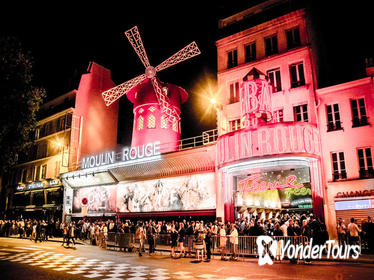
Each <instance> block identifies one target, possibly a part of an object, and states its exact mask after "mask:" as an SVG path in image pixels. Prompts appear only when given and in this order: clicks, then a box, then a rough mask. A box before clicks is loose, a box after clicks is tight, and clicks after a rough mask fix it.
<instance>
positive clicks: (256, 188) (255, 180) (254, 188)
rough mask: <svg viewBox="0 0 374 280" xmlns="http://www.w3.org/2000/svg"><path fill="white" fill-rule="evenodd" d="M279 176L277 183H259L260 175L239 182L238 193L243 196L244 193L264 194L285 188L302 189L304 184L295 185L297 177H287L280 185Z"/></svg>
mask: <svg viewBox="0 0 374 280" xmlns="http://www.w3.org/2000/svg"><path fill="white" fill-rule="evenodd" d="M280 177H281V176H280V175H278V176H277V181H276V182H275V183H273V182H267V181H260V178H261V174H254V175H251V176H249V177H248V178H245V179H243V180H241V181H239V188H240V190H239V191H240V192H241V193H242V194H244V193H245V192H251V193H257V192H265V191H268V190H279V189H287V188H302V187H304V184H296V179H297V177H296V176H295V175H289V176H287V177H286V183H285V184H281V183H280V182H279V179H280Z"/></svg>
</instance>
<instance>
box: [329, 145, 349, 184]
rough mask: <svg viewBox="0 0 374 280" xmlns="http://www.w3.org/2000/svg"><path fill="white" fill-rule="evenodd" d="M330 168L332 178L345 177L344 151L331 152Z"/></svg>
mask: <svg viewBox="0 0 374 280" xmlns="http://www.w3.org/2000/svg"><path fill="white" fill-rule="evenodd" d="M331 160H332V169H333V174H332V177H333V180H334V181H336V180H340V179H346V178H347V172H346V169H345V161H344V153H343V152H337V153H331Z"/></svg>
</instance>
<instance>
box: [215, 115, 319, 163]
mask: <svg viewBox="0 0 374 280" xmlns="http://www.w3.org/2000/svg"><path fill="white" fill-rule="evenodd" d="M289 153H299V154H304V153H305V154H309V155H316V156H319V155H320V144H319V134H318V130H317V128H316V126H314V125H312V124H309V123H300V122H296V123H294V122H284V123H275V124H268V125H264V126H261V127H259V128H256V129H241V130H237V131H234V132H231V133H227V134H224V135H221V136H220V137H219V138H218V141H217V162H218V164H224V163H228V162H233V161H237V160H241V159H245V158H251V157H260V156H266V155H279V154H289Z"/></svg>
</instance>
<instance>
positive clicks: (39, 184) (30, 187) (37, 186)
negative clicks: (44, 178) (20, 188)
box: [26, 182, 44, 190]
mask: <svg viewBox="0 0 374 280" xmlns="http://www.w3.org/2000/svg"><path fill="white" fill-rule="evenodd" d="M42 188H44V182H33V183H31V184H27V185H26V189H27V190H37V189H42Z"/></svg>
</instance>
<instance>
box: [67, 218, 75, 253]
mask: <svg viewBox="0 0 374 280" xmlns="http://www.w3.org/2000/svg"><path fill="white" fill-rule="evenodd" d="M69 238H70V240H71V241H72V242H73V247H75V239H74V238H75V225H74V223H72V224H70V227H69ZM70 240H68V246H69V243H70Z"/></svg>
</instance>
